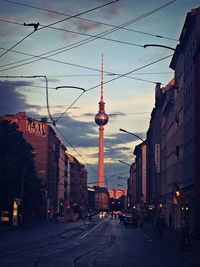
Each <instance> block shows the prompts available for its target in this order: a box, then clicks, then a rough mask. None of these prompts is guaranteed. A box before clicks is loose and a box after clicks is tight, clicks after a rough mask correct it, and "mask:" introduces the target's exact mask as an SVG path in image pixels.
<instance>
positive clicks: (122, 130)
mask: <svg viewBox="0 0 200 267" xmlns="http://www.w3.org/2000/svg"><path fill="white" fill-rule="evenodd" d="M119 131H121V132H124V133H128V134H131V135H133V136H135V137H137V138H138V139H140V140H141V141H142V142H144V139H142V138H141V137H140V136H139V135H137V134H134V133H131V132H128V131H126V130H124V129H121V128H120V129H119Z"/></svg>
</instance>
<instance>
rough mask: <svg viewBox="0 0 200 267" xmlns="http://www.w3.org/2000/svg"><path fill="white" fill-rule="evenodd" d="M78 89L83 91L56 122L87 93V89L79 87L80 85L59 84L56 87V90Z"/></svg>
mask: <svg viewBox="0 0 200 267" xmlns="http://www.w3.org/2000/svg"><path fill="white" fill-rule="evenodd" d="M69 88H71V89H78V90H81V91H83V92H82V93H81V94H80V95H79V96H78V97H77V98H76V99H75V100H74V101H73V102H72V104H71V105H70V106H69V107H68V108H67V109H66V110H65V111H64V112H63V113H62V114H61V115H60V116H59V117H58V118H57V119H56V120H55V121H54V123H56V122H57V121H58V120H59V119H60V118H61V117H62V116H63V115H64V114H65V113H66V112H67V111H68V109H69V108H71V107H72V106H73V105H74V103H76V101H77V100H78V99H79V98H80V97H81V96H82V95H83V94H84V93H85V89H84V88H83V87H79V86H73V85H63V86H57V87H56V90H58V89H69Z"/></svg>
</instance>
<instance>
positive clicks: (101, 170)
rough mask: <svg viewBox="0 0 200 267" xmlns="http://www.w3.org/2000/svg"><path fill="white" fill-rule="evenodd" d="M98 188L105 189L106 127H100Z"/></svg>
mask: <svg viewBox="0 0 200 267" xmlns="http://www.w3.org/2000/svg"><path fill="white" fill-rule="evenodd" d="M98 186H99V187H105V177H104V127H103V125H100V126H99V161H98Z"/></svg>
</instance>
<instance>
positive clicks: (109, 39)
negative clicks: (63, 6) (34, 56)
mask: <svg viewBox="0 0 200 267" xmlns="http://www.w3.org/2000/svg"><path fill="white" fill-rule="evenodd" d="M0 21H5V22H8V21H6V20H4V19H0ZM12 23H13V24H14V22H12ZM20 25H21V26H22V25H23V24H20ZM40 25H41V26H43V27H45V25H42V24H40ZM48 28H50V29H53V30H59V31H64V32H68V33H74V34H78V35H83V36H88V37H95V38H97V39H102V40H105V41H110V42H115V43H120V44H126V45H131V46H137V47H142V48H143V45H139V44H135V43H130V42H125V41H122V40H116V39H112V38H105V37H101V36H97V35H92V34H88V33H83V32H78V31H72V30H67V29H61V28H56V27H48Z"/></svg>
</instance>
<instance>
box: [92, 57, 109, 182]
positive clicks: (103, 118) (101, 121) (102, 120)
mask: <svg viewBox="0 0 200 267" xmlns="http://www.w3.org/2000/svg"><path fill="white" fill-rule="evenodd" d="M95 122H96V124H97V125H99V161H98V186H99V187H105V177H104V125H106V124H107V122H108V115H107V114H106V113H105V102H104V100H103V54H102V60H101V99H100V102H99V112H98V113H97V114H96V116H95Z"/></svg>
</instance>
